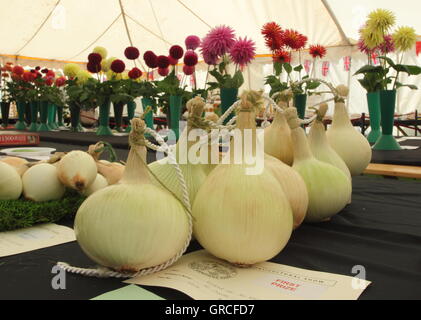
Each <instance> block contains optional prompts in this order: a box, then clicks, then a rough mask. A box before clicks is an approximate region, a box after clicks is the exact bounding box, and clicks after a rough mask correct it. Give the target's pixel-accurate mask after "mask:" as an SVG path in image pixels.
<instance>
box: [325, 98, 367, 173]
mask: <svg viewBox="0 0 421 320" xmlns="http://www.w3.org/2000/svg"><path fill="white" fill-rule="evenodd" d="M344 94H347V91H345V93H344ZM327 139H328V141H329V144H330V145H331V146H332V148H333V149H334V150H335V151H336V153H337V154H338V155H339V156H340V157H341V158H342V159H343V160H344V161H345V163H346V165H347V167H348V169H349V171H350V172H351V175H352V176H358V175H360V174H362V173H363V172H364V170H365V169H366V168H367V166H368V165H369V164H370V162H371V157H372V150H371V147H370V143H369V142H368V140H367V139H366V138H365V137H364V136H363V135H362V134H361V133H360V132H358V131H357V130H356V129H355V128H354V126H353V125H352V123H351V120H350V118H349V115H348V112H347V110H346V106H345V103H344V102H343V101H342V100H340V101H337V102H336V103H335V113H334V116H333V122H332V126H331V127H330V128H329V130H328V131H327Z"/></svg>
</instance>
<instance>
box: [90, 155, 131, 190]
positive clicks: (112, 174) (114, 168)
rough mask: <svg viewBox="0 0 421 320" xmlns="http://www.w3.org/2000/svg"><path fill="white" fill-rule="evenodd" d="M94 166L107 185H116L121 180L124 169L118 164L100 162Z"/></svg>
mask: <svg viewBox="0 0 421 320" xmlns="http://www.w3.org/2000/svg"><path fill="white" fill-rule="evenodd" d="M96 165H97V168H98V173H100V174H101V175H102V176H104V177H105V179H107V183H108V184H109V185H113V184H116V183H118V182H119V181H120V180H121V179H122V178H123V175H124V169H125V167H124V166H123V165H122V164H120V163H117V162H115V163H112V162H108V161H107V162H105V161H104V160H101V161H98V162H97V163H96Z"/></svg>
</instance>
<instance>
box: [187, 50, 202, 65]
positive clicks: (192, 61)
mask: <svg viewBox="0 0 421 320" xmlns="http://www.w3.org/2000/svg"><path fill="white" fill-rule="evenodd" d="M198 61H199V57H198V56H197V54H196V52H194V51H192V50H189V51H187V52H186V54H185V55H184V64H185V65H186V66H189V67H194V66H195V65H196V64H197V62H198Z"/></svg>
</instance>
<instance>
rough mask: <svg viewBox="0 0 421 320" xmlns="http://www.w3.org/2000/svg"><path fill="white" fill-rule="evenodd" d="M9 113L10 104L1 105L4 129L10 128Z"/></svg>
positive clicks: (3, 103)
mask: <svg viewBox="0 0 421 320" xmlns="http://www.w3.org/2000/svg"><path fill="white" fill-rule="evenodd" d="M9 112H10V102H2V103H1V119H2V123H1V125H2V127H3V128H4V129H6V128H7V127H8V126H9Z"/></svg>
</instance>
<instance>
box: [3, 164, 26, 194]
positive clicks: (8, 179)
mask: <svg viewBox="0 0 421 320" xmlns="http://www.w3.org/2000/svg"><path fill="white" fill-rule="evenodd" d="M21 194H22V180H21V178H20V175H19V174H18V173H17V171H16V170H15V168H13V167H12V166H11V165H8V164H7V163H4V162H1V161H0V200H17V199H19V197H20V195H21Z"/></svg>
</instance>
